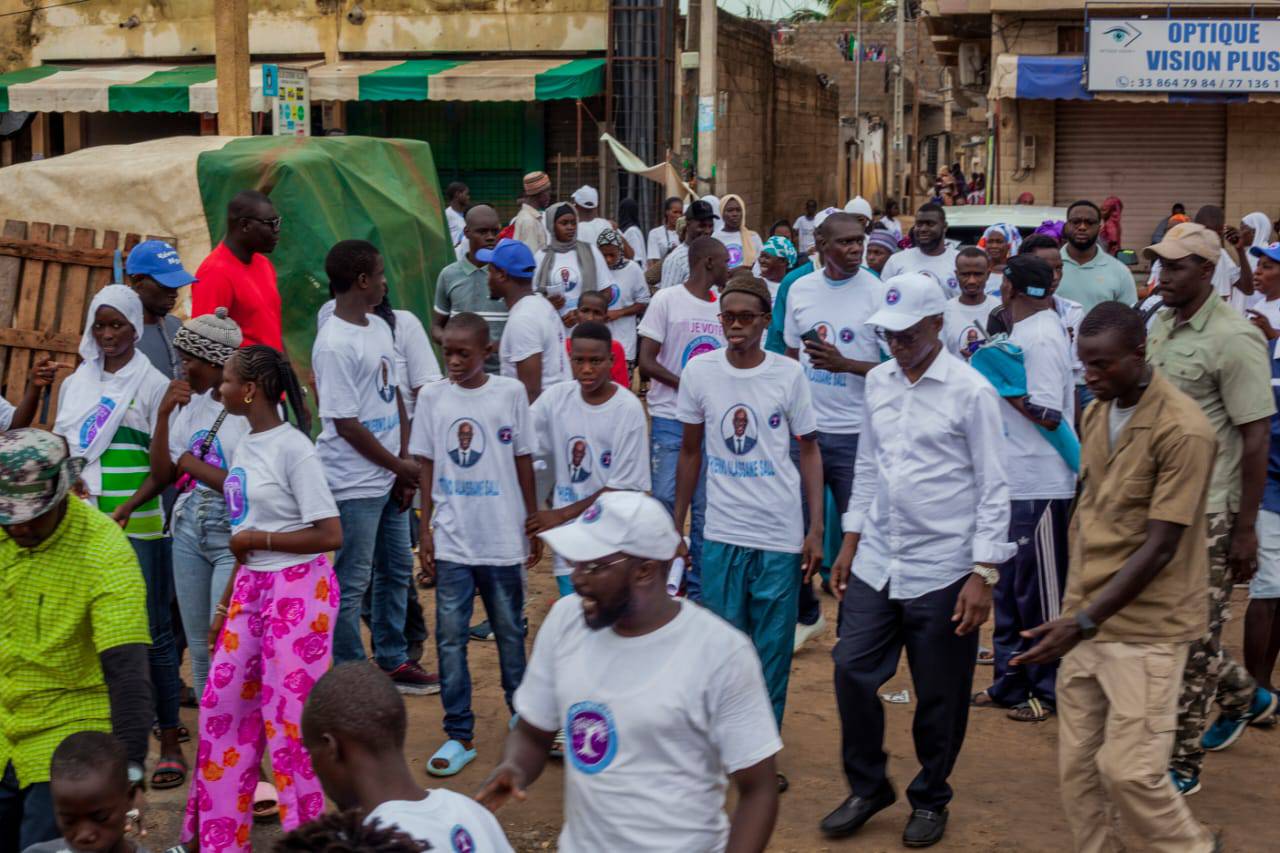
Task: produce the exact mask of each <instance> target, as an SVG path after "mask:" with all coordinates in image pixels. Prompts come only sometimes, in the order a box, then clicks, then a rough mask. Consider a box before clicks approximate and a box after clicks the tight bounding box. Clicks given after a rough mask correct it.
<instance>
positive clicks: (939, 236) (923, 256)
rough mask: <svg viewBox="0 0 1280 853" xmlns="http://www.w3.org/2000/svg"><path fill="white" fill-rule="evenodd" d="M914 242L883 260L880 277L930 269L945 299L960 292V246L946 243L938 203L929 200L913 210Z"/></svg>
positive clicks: (944, 219) (944, 222)
mask: <svg viewBox="0 0 1280 853" xmlns="http://www.w3.org/2000/svg"><path fill="white" fill-rule="evenodd" d="M911 230H912V233H913V234H914V235H915V243H916V244H915V246H914V247H912V248H910V249H906V250H904V251H901V252H898V253H897V254H896V255H892V256H891V257H890V258H889V260H887V261H885V264H884V269H883V270H881V271H880V278H882V279H884V280H885V281H888V280H889V279H891V278H893V277H894V276H895V275H902V274H903V273H905V272H927V273H931V274H932V275H933V277H934V278H936V279H937V280H938V283H939V284H940V285H941V286H942V288H943V295H945V296H946V297H947V298H948V299H951V298H952V297H954V296H957V295H958V294H959V293H960V280H959V279H957V278H956V256H957V255H959V254H960V250H959V249H953V248H952V247H950V246H948V245H947V241H946V236H947V214H946V211H945V209H944V208H943V207H942V205H940V204H934V203H933V202H929V203H928V204H923V205H921V206H920V209H919V210H918V211H916V224H915V225H914V226H912V229H911Z"/></svg>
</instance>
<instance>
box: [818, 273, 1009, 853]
mask: <svg viewBox="0 0 1280 853" xmlns="http://www.w3.org/2000/svg"><path fill="white" fill-rule="evenodd" d="M945 307H946V299H945V298H944V297H943V295H942V291H941V290H940V289H939V288H938V285H937V282H935V281H934V279H933V278H932V277H931V276H928V275H925V274H922V273H912V274H907V275H901V276H898V277H896V278H893V279H890V280H889V281H887V282H886V283H885V292H884V296H883V297H881V302H880V309H879V310H878V311H876V313H875V314H874V315H873V316H872V317H871V318H870V319H869V320H868V323H869V325H871V326H874V327H875V328H876V329H877V330H878V332H879V334H880V335H881V337H882V339H883V340H884V341H885V343H886V344H887V346H888V349H889V353H890V354H891V355H892V356H893V360H892V361H889V362H886V363H885V364H882V365H880V366H879V367H876V368H875V369H874V370H872V371H871V372H870V373H868V374H867V378H866V407H867V408H866V411H867V416H866V418H865V419H864V420H863V423H862V437H861V440H860V442H859V444H858V460H857V475H856V477H855V478H854V485H853V497H852V499H851V500H850V502H849V511H848V512H847V513H845V515H844V520H843V527H844V543H843V546H842V547H841V549H840V555H839V557H837V558H836V561H835V566H834V567H833V568H832V573H831V586H832V589H833V591H834V592H835V595H836V597H837V598H838V599H840V602H841V607H842V608H843V612H842V618H841V620H840V628H839V639H838V640H837V642H836V647H835V649H834V650H833V651H832V657H833V658H834V659H835V663H836V674H835V685H836V702H837V705H838V707H839V709H840V726H841V737H842V752H843V756H842V757H843V763H844V771H845V776H846V777H847V779H848V781H849V788H850V795H849V797H848V798H847V799H846V800H845V801H844V802H843V803H841V804H840V806H839V807H837V808H836V809H835V810H834V811H832V812H831V813H830V814H829V815H827V816H826V817H825V818H824V819H823V820H822V823H821V829H822V831H823V832H824V833H825V834H826V835H828V836H831V837H842V836H846V835H851V834H852V833H854V832H856V831H857V830H858V828H859V827H861V826H862V825H863V824H864V823H866V822H867V821H868V820H870V818H871V817H872V816H873V815H875V814H876V813H877V812H879V811H881V810H882V809H885V808H888V807H889V806H890V805H892V804H893V802H894V801H895V800H896V799H897V794H896V793H895V791H894V789H893V786H892V784H891V783H890V782H889V778H888V774H887V772H886V764H887V762H888V756H887V755H886V754H885V752H884V708H883V706H882V705H881V700H880V696H879V695H878V694H879V690H880V688H881V687H882V686H883V685H884V684H885V683H887V682H888V681H889V679H890V678H892V677H893V676H894V675H895V674H896V673H897V671H898V660H899V658H900V657H901V655H902V650H903V649H904V648H905V649H906V652H907V662H908V665H909V666H910V668H911V679H912V682H913V684H914V687H915V692H916V696H915V699H916V712H915V719H914V722H913V725H912V732H913V735H914V739H915V746H916V758H917V759H918V760H919V761H920V764H921V770H920V772H919V773H918V774H917V775H916V777H915V779H913V780H912V782H911V784H910V786H908V788H907V799H908V800H910V802H911V808H912V813H911V817H910V819H909V820H908V822H907V825H906V829H905V830H904V832H903V837H902V840H903V843H904V844H905V845H906V846H908V847H928V846H930V845H932V844H936V843H937V842H938V841H940V840H941V839H942V836H943V833H944V832H945V831H946V826H947V804H948V803H949V802H950V800H951V786H950V785H949V784H947V778H948V777H949V776H950V774H951V769H952V767H954V766H955V762H956V758H957V756H958V755H959V754H960V746H961V744H962V743H963V742H964V734H965V726H966V724H967V722H968V718H969V691H970V689H971V688H972V685H973V670H974V664H975V662H976V660H977V654H978V628H979V627H980V626H981V625H982V624H983V623H984V622H986V620H987V615H988V614H989V613H990V611H991V590H992V587H993V586H994V585H995V583H996V581H997V580H998V578H999V575H998V573H997V570H996V569H995V566H997V565H998V564H1000V563H1002V562H1004V561H1005V560H1007V559H1008V558H1009V557H1011V556H1012V555H1013V553H1014V550H1015V548H1014V546H1013V545H1012V544H1011V543H1010V542H1009V541H1008V539H1009V537H1008V532H1009V489H1008V485H1007V484H1006V479H1005V471H1004V466H1003V463H1002V461H1001V454H1002V452H1003V446H1004V438H1003V426H1002V424H1001V420H1000V405H1001V403H1000V398H999V397H998V396H996V391H995V388H994V387H993V386H992V385H991V384H990V383H989V382H988V381H987V380H986V379H984V378H983V377H982V375H981V374H979V373H978V372H977V371H976V370H973V369H971V368H970V367H969V366H968V365H966V364H965V363H964V362H963V361H961V360H960V359H959V358H957V357H956V356H954V355H952V354H951V353H949V352H948V351H947V349H946V347H944V346H943V345H942V341H941V340H940V339H939V335H940V334H941V332H942V324H943V311H944V310H945Z"/></svg>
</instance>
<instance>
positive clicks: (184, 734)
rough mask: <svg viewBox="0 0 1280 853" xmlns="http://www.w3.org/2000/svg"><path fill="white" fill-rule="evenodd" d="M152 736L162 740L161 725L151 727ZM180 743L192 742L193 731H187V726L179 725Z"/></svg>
mask: <svg viewBox="0 0 1280 853" xmlns="http://www.w3.org/2000/svg"><path fill="white" fill-rule="evenodd" d="M151 736H152V737H153V738H155V739H156V740H160V726H158V725H156V726H152V727H151ZM178 743H191V732H189V731H187V727H186V726H178Z"/></svg>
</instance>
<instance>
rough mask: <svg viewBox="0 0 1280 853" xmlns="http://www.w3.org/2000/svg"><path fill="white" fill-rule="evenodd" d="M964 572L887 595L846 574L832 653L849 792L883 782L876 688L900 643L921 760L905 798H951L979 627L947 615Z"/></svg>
mask: <svg viewBox="0 0 1280 853" xmlns="http://www.w3.org/2000/svg"><path fill="white" fill-rule="evenodd" d="M967 580H968V576H967V575H966V576H965V577H963V578H961V579H959V580H957V581H956V582H955V583H953V584H951V585H950V586H947V587H944V588H942V589H939V590H936V591H935V592H931V593H928V594H926V595H922V596H920V597H919V598H913V599H907V600H892V599H890V598H889V586H888V584H886V585H885V588H884V589H883V590H880V591H876V590H874V589H872V588H871V587H870V586H868V585H867V584H865V583H863V582H862V581H860V580H858V579H857V578H856V577H850V578H849V588H848V590H847V591H846V592H845V594H844V602H843V605H842V607H841V613H840V616H841V620H840V622H841V624H840V629H839V631H840V633H839V640H838V641H837V642H836V646H835V648H834V649H833V650H832V652H831V656H832V657H833V658H834V659H835V664H836V675H835V682H836V683H835V687H836V703H837V705H838V706H839V709H840V732H841V737H842V745H841V749H842V753H843V756H842V757H843V759H844V772H845V777H846V778H847V779H848V780H849V789H850V790H851V791H852V792H853V794H854V795H856V796H862V797H870V796H873V795H875V794H876V793H878V792H879V791H880V790H881V789H882V788H883V787H884V786H885V785H887V784H888V775H887V773H886V769H885V768H886V765H887V764H888V760H889V756H888V755H887V754H886V753H885V751H884V706H883V705H882V704H881V701H882V700H881V699H880V695H879V694H880V688H881V687H883V686H884V685H885V684H886V683H887V682H888V681H889V679H891V678H893V676H894V675H895V674H896V673H897V671H898V660H899V658H900V657H901V655H902V650H903V649H904V648H905V649H906V651H907V664H908V666H910V668H911V679H912V683H913V685H914V688H915V690H914V694H915V695H914V697H913V699H914V706H915V718H914V720H913V723H912V728H911V733H912V737H913V738H914V740H915V747H916V758H917V759H918V760H919V761H920V765H921V769H920V772H919V773H918V774H917V775H916V777H915V779H913V780H912V781H911V785H910V786H909V787H908V788H907V799H909V800H910V801H911V805H912V807H913V808H917V809H929V810H930V811H939V810H941V809H942V808H943V807H944V806H946V805H947V803H948V802H950V801H951V786H950V785H949V784H947V777H949V776H950V775H951V768H952V767H954V766H955V763H956V757H957V756H959V754H960V747H961V745H962V744H963V743H964V734H965V728H966V726H967V725H968V722H969V692H970V690H971V689H972V688H973V669H974V664H975V663H976V661H977V655H978V632H977V631H973V632H972V633H970V634H967V635H966V636H964V637H957V636H956V633H955V629H956V626H955V623H954V622H952V621H951V615H952V614H953V613H954V612H955V606H956V598H957V597H958V596H959V595H960V590H961V588H962V587H963V586H964V584H965V582H966V581H967Z"/></svg>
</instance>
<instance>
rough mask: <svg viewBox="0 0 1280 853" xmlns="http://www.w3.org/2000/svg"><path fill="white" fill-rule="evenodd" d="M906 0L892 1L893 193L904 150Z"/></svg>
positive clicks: (897, 185) (897, 190)
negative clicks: (894, 37)
mask: <svg viewBox="0 0 1280 853" xmlns="http://www.w3.org/2000/svg"><path fill="white" fill-rule="evenodd" d="M906 2H907V0H895V2H894V4H893V5H894V19H895V22H896V24H897V35H896V40H895V45H894V63H895V67H894V69H893V191H892V192H893V195H895V196H896V195H898V194H899V193H901V192H902V173H903V167H904V165H905V164H904V162H903V155H904V151H905V142H904V140H903V138H902V130H903V128H902V125H903V123H904V122H905V120H906V116H905V115H903V112H904V105H903V103H902V75H903V73H904V72H905V71H906V67H905V65H904V61H905V58H904V56H903V54H905V53H906V49H907V34H906V26H907V16H906V9H905V8H904V4H905V3H906Z"/></svg>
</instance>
